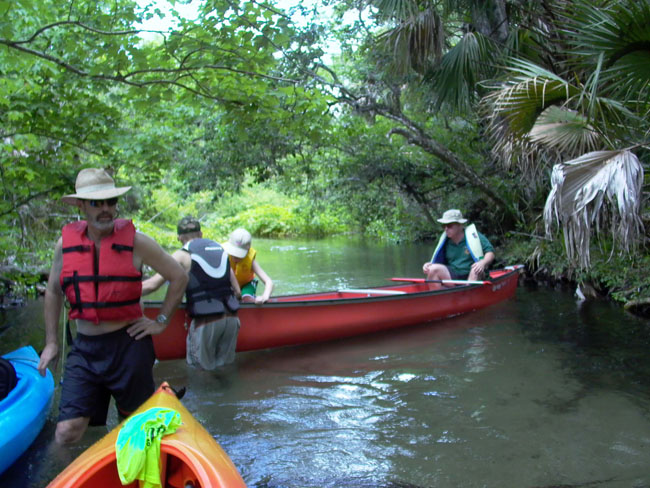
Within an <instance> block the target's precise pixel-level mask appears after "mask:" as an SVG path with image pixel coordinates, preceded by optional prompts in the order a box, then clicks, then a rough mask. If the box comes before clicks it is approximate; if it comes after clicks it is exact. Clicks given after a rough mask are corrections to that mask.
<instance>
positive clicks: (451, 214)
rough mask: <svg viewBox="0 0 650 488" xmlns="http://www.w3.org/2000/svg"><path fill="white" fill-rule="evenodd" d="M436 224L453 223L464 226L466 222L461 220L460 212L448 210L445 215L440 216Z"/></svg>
mask: <svg viewBox="0 0 650 488" xmlns="http://www.w3.org/2000/svg"><path fill="white" fill-rule="evenodd" d="M438 222H440V223H441V224H452V223H454V222H458V223H459V224H464V223H465V222H467V219H464V218H463V214H462V213H461V211H460V210H458V209H455V208H452V209H450V210H447V211H446V212H445V213H443V214H442V218H441V219H438Z"/></svg>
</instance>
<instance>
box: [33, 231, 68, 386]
mask: <svg viewBox="0 0 650 488" xmlns="http://www.w3.org/2000/svg"><path fill="white" fill-rule="evenodd" d="M62 246H63V243H62V240H61V239H59V241H58V242H57V243H56V246H55V247H54V259H53V260H52V268H51V269H50V276H49V277H48V280H47V287H46V289H45V299H44V307H43V315H44V319H45V347H44V348H43V352H41V358H40V360H39V362H38V372H39V373H40V374H41V376H45V370H46V369H47V367H48V365H49V364H50V363H52V365H53V367H56V363H57V361H58V359H59V318H60V317H61V308H62V307H63V300H64V296H63V290H61V285H60V283H59V276H60V275H61V268H62V266H63V253H62V251H61V248H62Z"/></svg>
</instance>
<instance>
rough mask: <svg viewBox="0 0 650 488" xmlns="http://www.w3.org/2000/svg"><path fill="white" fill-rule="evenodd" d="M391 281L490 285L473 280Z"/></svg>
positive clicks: (406, 279) (409, 279)
mask: <svg viewBox="0 0 650 488" xmlns="http://www.w3.org/2000/svg"><path fill="white" fill-rule="evenodd" d="M390 280H391V281H408V282H411V283H443V284H444V283H449V284H450V285H491V284H492V282H491V281H474V280H427V279H424V278H391V279H390Z"/></svg>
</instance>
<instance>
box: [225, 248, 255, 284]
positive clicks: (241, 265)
mask: <svg viewBox="0 0 650 488" xmlns="http://www.w3.org/2000/svg"><path fill="white" fill-rule="evenodd" d="M256 255H257V251H256V250H255V249H253V248H252V247H251V248H250V249H249V250H248V254H246V256H244V257H243V258H242V260H241V261H239V262H238V263H236V262H235V261H234V260H233V258H232V256H230V266H231V267H232V269H233V270H234V272H235V277H236V278H237V282H238V283H239V286H240V287H242V286H244V285H245V284H247V283H250V282H251V281H252V280H253V278H255V272H254V271H253V261H254V260H255V256H256Z"/></svg>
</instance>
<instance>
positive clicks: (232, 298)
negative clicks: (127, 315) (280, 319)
mask: <svg viewBox="0 0 650 488" xmlns="http://www.w3.org/2000/svg"><path fill="white" fill-rule="evenodd" d="M176 230H177V233H178V240H179V241H180V242H181V244H182V245H183V248H182V249H179V250H178V251H176V252H175V253H174V254H172V257H173V258H174V259H175V260H176V261H178V263H179V264H180V265H181V266H182V267H183V269H185V271H187V272H188V273H189V276H190V281H189V283H188V285H187V289H186V290H185V296H186V299H187V311H188V313H189V315H190V317H192V322H191V323H190V328H189V330H188V331H187V340H186V353H185V357H186V359H187V363H188V364H189V365H191V366H195V367H200V368H202V369H205V370H214V369H216V368H218V367H220V366H224V365H226V364H228V363H231V362H233V361H234V360H235V349H236V346H237V336H238V335H239V327H240V323H239V318H238V317H237V310H239V301H238V300H237V296H241V290H240V289H239V284H238V283H237V278H236V277H235V273H234V272H233V270H232V268H231V267H230V264H229V262H228V254H226V252H225V251H224V249H223V247H221V245H220V244H218V243H217V242H215V241H213V240H210V239H205V238H204V237H203V232H202V231H201V223H200V222H199V221H198V220H197V219H196V218H194V217H190V216H187V217H183V218H182V219H181V221H180V222H179V223H178V226H177V228H176ZM164 282H165V278H163V276H161V275H160V274H158V273H157V274H156V275H154V276H152V277H151V278H149V279H147V280H145V281H143V282H142V294H143V295H147V294H148V293H151V292H153V291H155V290H157V289H158V288H160V287H161V286H162V285H163V283H164Z"/></svg>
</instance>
